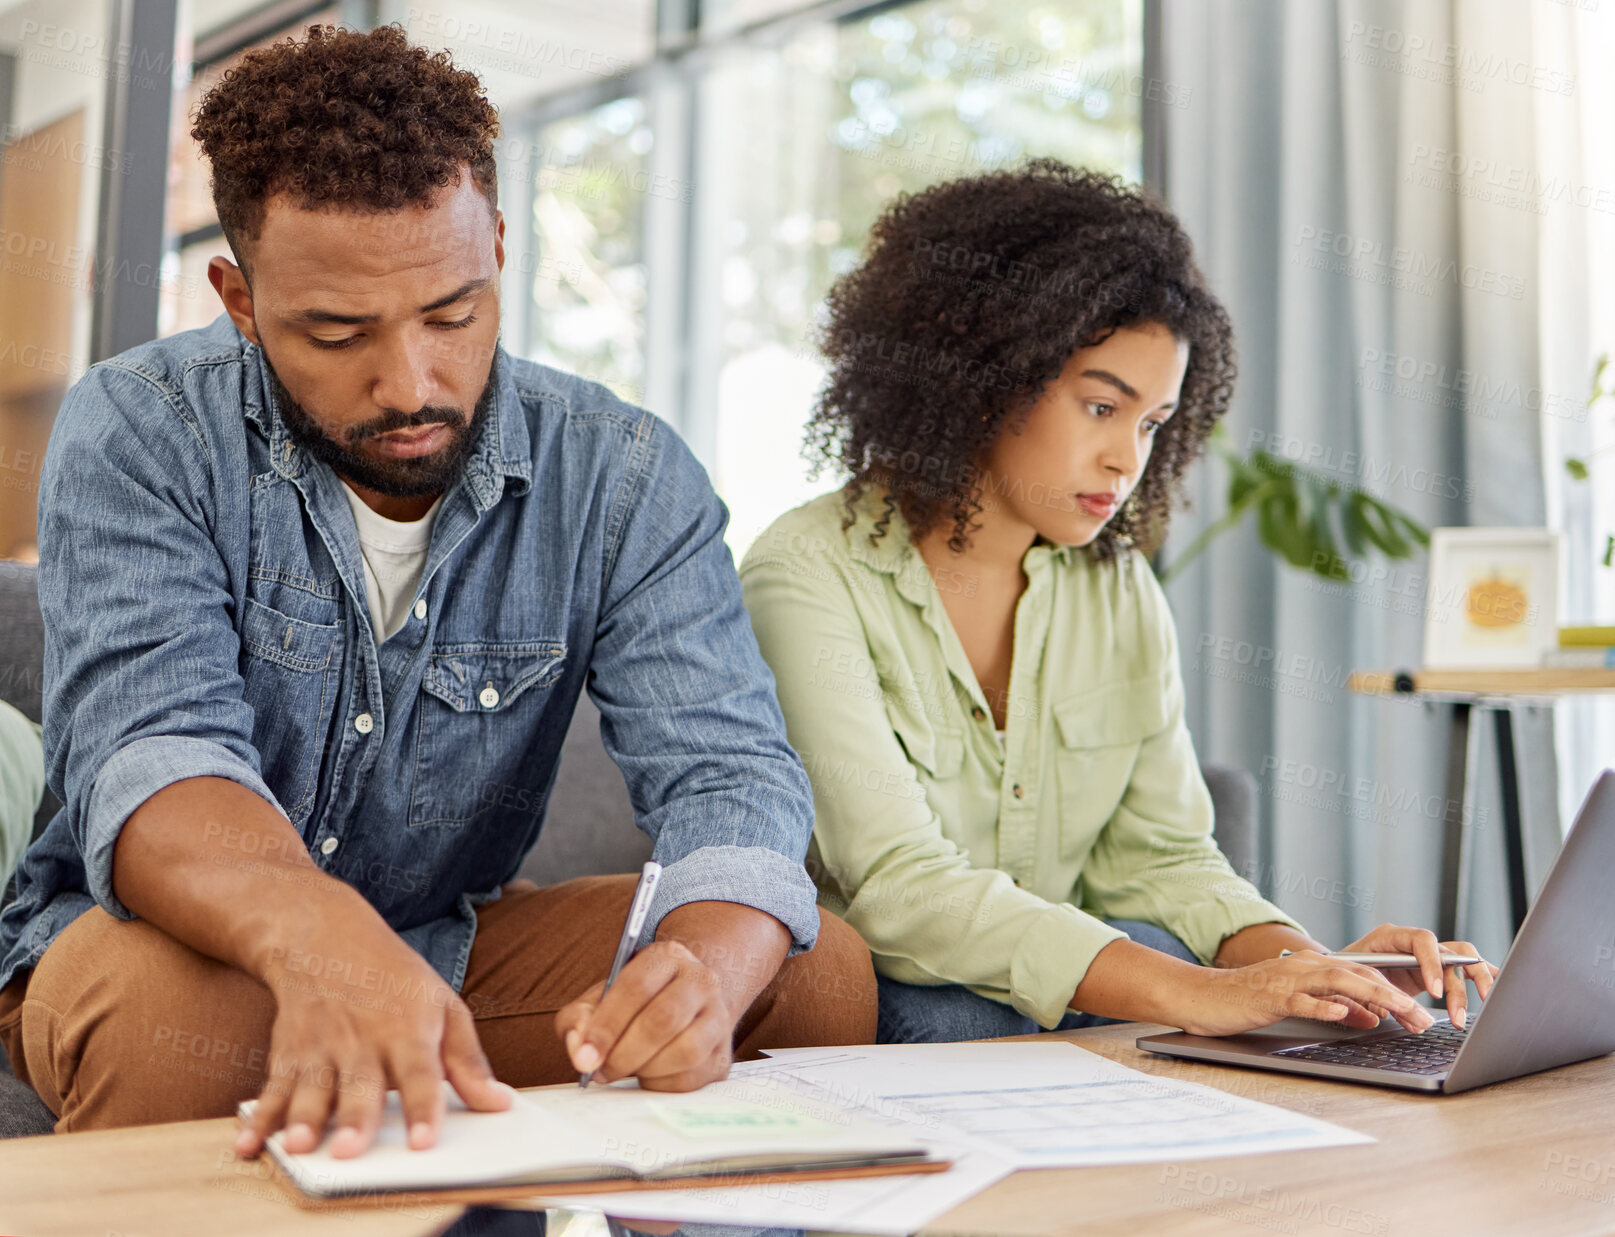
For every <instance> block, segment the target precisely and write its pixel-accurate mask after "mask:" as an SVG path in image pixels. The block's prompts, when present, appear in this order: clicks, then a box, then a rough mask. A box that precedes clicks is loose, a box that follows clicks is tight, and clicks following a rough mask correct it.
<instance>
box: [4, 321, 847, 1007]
mask: <svg viewBox="0 0 1615 1237" xmlns="http://www.w3.org/2000/svg"><path fill="white" fill-rule="evenodd" d="M495 367H496V369H495V374H494V377H495V380H496V384H497V397H496V398H495V400H494V401H493V405H492V407H491V409H490V411H489V414H488V417H487V418H486V420H485V421H484V423H483V424H484V428H483V430H482V431H481V432H480V433H479V436H478V441H477V443H476V445H475V449H474V451H473V452H472V454H471V456H470V457H469V459H468V462H467V465H466V469H465V472H464V475H463V476H462V477H461V478H460V479H459V480H458V481H457V482H456V483H455V484H454V485H453V486H452V487H451V488H450V489H449V491H448V492H447V493H446V494H445V495H444V498H443V503H442V505H441V507H440V508H439V510H438V514H437V518H436V520H435V523H434V525H433V528H432V535H431V543H430V547H429V550H428V553H427V559H426V564H425V567H424V569H423V571H422V576H421V582H420V585H419V590H418V593H417V604H416V605H415V606H414V607H413V609H412V611H411V617H410V618H409V620H408V621H407V622H406V623H405V625H404V626H403V628H401V629H400V630H399V631H398V632H397V633H396V634H395V635H394V636H393V637H392V638H391V639H388V640H386V641H384V642H383V643H382V644H381V645H380V646H379V647H378V646H377V644H376V640H375V633H374V631H373V630H372V627H371V622H370V615H369V609H368V606H367V604H366V600H365V586H364V576H363V565H362V560H361V558H360V552H359V541H358V533H357V530H356V528H355V525H354V520H353V513H352V511H351V510H350V509H349V507H348V504H347V501H346V499H345V498H344V497H343V494H342V487H341V481H340V480H339V479H338V477H337V476H336V474H335V473H334V472H332V471H331V469H330V468H329V467H328V466H327V465H326V464H324V463H323V462H322V461H320V460H317V459H315V458H314V457H312V456H311V455H309V454H308V453H306V452H305V451H303V450H302V449H301V448H299V447H298V446H297V445H296V444H295V443H294V442H293V441H292V440H291V438H290V437H289V436H288V434H287V431H286V427H285V424H284V423H283V421H282V420H281V417H280V413H279V410H278V408H276V407H275V406H274V403H273V401H272V400H270V399H269V398H268V396H267V394H266V393H267V391H268V384H267V382H266V377H267V375H266V373H265V371H264V367H263V361H262V354H261V352H260V351H259V349H258V348H256V347H255V346H254V345H252V344H251V343H249V342H247V340H246V339H245V338H244V337H243V336H242V335H241V334H240V333H239V332H238V331H237V330H236V328H235V326H234V324H232V323H231V322H230V320H229V318H228V317H226V316H221V317H219V318H218V319H217V320H216V321H215V322H213V323H212V325H210V326H208V327H206V328H204V329H202V330H199V331H190V332H187V333H184V334H181V335H176V336H173V337H171V338H168V339H163V340H159V341H156V342H154V343H150V344H144V345H142V346H140V347H138V348H134V349H131V350H130V351H128V352H126V353H123V354H122V355H121V356H118V357H115V358H113V359H112V360H109V361H106V362H104V363H101V364H98V365H96V366H94V367H92V368H91V369H90V370H89V371H88V372H87V373H86V374H85V375H84V377H83V378H81V379H80V380H79V382H78V383H76V384H75V385H74V387H73V388H72V390H71V391H70V392H69V393H68V395H67V398H66V400H65V402H64V403H63V405H62V408H61V411H60V413H59V415H58V418H57V421H56V424H55V427H54V429H53V431H52V434H51V439H50V445H49V449H48V450H47V452H46V457H45V465H44V472H43V476H42V479H41V486H40V502H39V554H40V567H39V598H40V607H41V609H42V611H43V613H44V619H45V676H44V746H45V757H46V769H47V775H48V781H49V784H50V787H51V789H52V790H53V791H54V792H55V793H56V796H57V797H58V798H59V799H60V800H61V802H62V804H63V807H62V809H61V811H60V812H59V813H57V815H56V816H55V818H54V819H53V820H52V821H51V823H50V825H49V826H48V827H47V829H46V830H45V832H44V833H43V834H42V835H41V836H40V838H39V839H38V841H37V842H35V843H34V845H33V846H32V847H30V848H29V850H28V852H27V853H26V855H25V856H24V858H23V861H22V864H21V866H20V868H19V869H18V875H17V891H18V896H17V900H16V901H15V902H14V903H13V904H12V905H11V906H9V907H8V908H6V910H5V912H4V914H3V915H0V958H3V962H0V986H3V985H4V984H5V983H6V982H7V981H8V980H9V979H10V977H11V975H12V973H13V971H15V970H16V969H17V968H19V967H31V966H34V965H36V964H37V963H38V961H39V959H40V957H41V955H43V954H44V952H45V949H46V947H47V946H48V945H49V944H50V943H51V941H52V940H54V939H55V938H56V936H57V934H58V933H60V932H61V931H62V930H63V929H64V928H65V927H67V925H68V924H69V923H71V922H72V921H73V920H74V919H75V918H77V917H78V916H79V915H80V914H82V913H83V912H84V911H86V910H88V909H89V908H90V907H91V906H92V905H99V906H102V907H104V908H105V909H106V910H107V911H108V912H109V913H111V914H112V915H115V916H117V917H118V918H121V919H132V918H134V915H133V913H132V912H130V911H129V910H128V909H127V908H126V907H124V906H123V904H122V903H121V902H119V900H118V898H117V897H116V895H115V894H114V892H113V888H112V855H113V847H114V845H115V844H116V842H117V840H118V834H119V831H120V830H121V829H122V827H123V823H124V821H125V820H127V819H128V817H129V815H130V814H131V813H132V812H133V811H134V810H135V809H136V808H137V807H139V806H140V805H141V804H142V803H143V802H144V801H145V800H146V799H148V798H150V797H151V796H152V795H153V794H155V793H156V792H157V791H159V790H161V789H162V788H163V787H165V786H168V785H169V784H171V783H173V782H177V781H179V780H181V779H183V778H191V777H201V776H211V777H224V778H229V779H230V780H232V781H234V782H238V783H240V784H241V785H243V786H246V787H248V788H249V789H251V790H253V791H255V792H256V793H258V794H259V795H261V796H263V797H264V798H265V799H267V800H268V801H269V802H270V803H272V804H274V805H276V807H277V808H278V809H279V810H280V811H282V812H283V813H284V814H285V815H286V817H287V818H288V819H289V820H290V821H291V823H292V824H293V826H294V827H296V828H297V830H298V831H299V832H300V833H301V835H302V838H303V841H304V843H305V844H306V845H307V846H308V849H309V853H310V854H311V855H312V856H313V859H314V862H315V863H316V864H318V865H319V867H320V868H322V869H323V870H325V871H326V872H329V873H330V874H332V875H333V876H336V877H339V878H340V879H342V880H345V881H347V882H348V883H349V884H351V885H353V886H354V887H355V888H357V889H358V890H359V891H360V892H361V893H362V894H363V895H364V897H365V898H366V900H367V901H369V903H370V904H371V905H372V906H374V907H375V908H376V910H377V911H378V912H379V913H380V914H381V916H382V917H383V918H384V919H385V920H386V921H387V923H388V924H389V925H390V926H391V927H392V928H393V929H394V930H395V931H397V932H398V933H399V934H400V935H401V936H402V937H403V939H404V940H405V941H407V942H408V943H409V944H410V945H411V946H413V947H414V948H415V949H416V950H417V951H418V952H419V953H420V954H421V955H422V956H423V957H425V959H426V960H427V962H429V963H430V964H431V965H432V967H433V968H434V969H435V970H436V971H437V972H438V974H440V975H441V976H442V977H443V978H444V980H445V981H447V982H448V983H449V984H451V985H452V986H454V987H455V988H456V989H458V988H459V987H460V985H461V983H462V981H463V980H464V977H465V971H466V963H467V960H468V959H469V957H470V953H471V943H472V937H473V934H474V932H475V928H476V918H475V908H476V907H477V906H478V905H479V904H481V903H483V902H486V901H489V900H490V899H493V898H496V897H498V896H499V887H500V885H501V884H502V883H503V882H505V881H507V880H509V879H510V878H511V877H513V876H514V875H515V874H516V871H517V868H518V867H519V866H520V864H521V862H522V858H523V856H525V855H526V854H527V852H528V850H529V849H530V848H531V847H532V845H533V843H534V841H535V840H536V839H537V837H538V833H539V829H540V826H541V825H542V823H543V820H544V809H545V805H546V803H547V801H548V798H549V794H550V790H551V788H552V786H553V784H554V780H555V771H556V766H557V764H558V762H559V758H560V752H561V741H562V738H563V736H564V735H565V734H566V730H567V726H568V724H569V722H570V720H571V717H572V712H573V707H574V705H575V704H576V701H577V698H578V695H579V693H580V692H581V691H582V690H583V689H584V688H587V689H588V691H589V694H590V696H591V697H592V698H593V699H594V701H595V703H596V704H597V705H598V706H599V709H600V714H601V736H602V738H603V740H604V743H605V746H606V750H607V752H608V753H609V754H610V755H611V757H612V758H613V759H614V760H615V761H616V764H617V766H618V768H620V769H621V770H622V773H623V776H624V778H625V780H626V781H627V784H628V791H629V797H630V799H631V800H632V803H633V808H634V814H635V818H636V821H637V823H638V825H639V827H640V828H641V829H643V830H644V831H645V832H646V833H647V834H648V835H649V836H650V837H651V838H652V839H653V840H654V843H655V852H654V853H655V858H656V859H657V860H658V861H659V862H660V863H662V864H663V865H665V868H666V871H665V874H664V876H663V878H662V882H661V885H660V887H659V889H658V891H657V894H656V898H655V901H654V903H653V904H652V908H651V913H650V915H649V917H648V919H647V921H646V924H645V927H644V931H643V934H642V936H641V938H640V939H641V940H642V941H645V940H649V939H651V938H652V937H653V936H654V934H655V930H656V925H657V924H658V923H659V922H660V920H661V918H662V916H664V915H665V914H666V913H667V912H668V911H670V910H672V909H674V908H675V907H678V906H680V905H683V904H685V903H688V902H692V901H700V900H717V901H727V902H737V903H742V904H745V905H748V906H752V907H756V908H757V909H760V910H763V911H766V912H767V913H768V914H771V915H773V916H775V917H776V918H777V919H779V920H780V921H781V922H782V923H783V924H784V925H785V926H786V927H787V928H788V929H789V930H790V933H791V936H792V943H791V952H792V953H798V952H801V951H802V950H804V949H807V948H810V947H811V946H812V944H813V941H814V938H815V935H816V933H817V930H818V915H817V911H816V908H815V905H814V887H813V884H812V882H811V881H810V880H809V879H808V876H807V874H806V872H805V871H804V869H803V867H802V858H803V855H804V853H805V851H806V847H807V842H808V838H809V835H810V833H811V830H812V826H813V806H812V793H811V790H810V789H809V786H808V781H807V777H806V775H805V774H804V772H803V770H802V766H801V762H800V761H799V760H798V758H797V756H796V754H795V753H794V752H793V751H792V750H791V748H790V746H789V745H788V744H787V743H786V740H785V727H784V722H783V720H782V718H781V716H780V711H779V705H778V703H777V701H776V699H775V696H774V683H773V678H772V676H771V674H770V673H769V670H768V667H767V666H766V665H765V664H764V662H763V660H762V658H761V656H760V655H759V653H758V651H757V644H756V641H755V639H754V637H753V635H752V631H751V625H750V622H749V621H748V619H747V616H746V612H745V610H744V609H743V607H742V605H741V600H740V588H739V584H738V581H737V580H736V576H735V569H734V564H733V560H732V559H731V557H730V554H729V550H728V548H727V546H726V545H725V543H724V540H723V533H724V526H725V523H726V521H727V518H728V515H727V512H726V511H725V509H724V506H723V504H722V503H721V502H720V501H719V500H718V498H717V496H716V495H715V494H714V493H713V491H712V487H711V485H710V483H709V481H708V479H707V476H706V474H705V472H704V471H703V470H702V468H701V466H700V465H699V464H698V463H697V462H696V460H695V459H694V457H693V456H692V455H691V454H690V452H689V450H688V448H686V447H685V445H684V444H683V443H682V442H681V441H680V440H679V439H678V437H677V436H676V435H675V434H673V432H672V431H671V430H670V429H669V428H668V427H667V426H666V425H665V424H664V423H662V422H661V421H659V420H658V419H657V418H655V417H653V416H651V415H650V414H649V413H646V412H643V411H641V410H640V409H637V408H634V407H632V406H630V405H628V404H625V403H624V402H623V401H621V400H619V399H617V398H616V397H614V396H613V395H612V394H611V393H610V392H609V391H607V390H606V389H604V388H603V387H601V386H599V385H597V384H595V383H591V382H586V381H584V380H582V379H580V378H576V377H573V376H571V375H567V374H563V373H560V372H557V371H555V370H552V369H548V368H546V367H544V366H541V365H536V364H532V363H530V362H527V361H522V360H518V359H515V358H512V357H511V356H509V355H508V354H507V353H505V352H504V351H503V349H500V350H498V352H497V353H496V356H495ZM420 600H424V601H425V603H426V604H425V607H424V615H425V617H424V618H422V617H417V615H418V614H420V613H422V612H423V611H422V608H421V606H420V605H419V604H418V602H419V601H420ZM228 825H229V822H210V823H209V824H207V825H206V826H204V828H205V829H206V830H207V831H208V832H209V833H210V834H212V835H213V836H216V837H217V838H218V845H219V846H220V849H219V850H218V851H217V852H216V853H217V854H218V855H219V856H221V858H220V860H219V861H220V862H229V863H231V864H237V863H239V864H240V865H242V866H245V867H256V869H257V870H262V871H265V872H266V873H267V874H269V875H274V874H275V873H274V869H275V868H277V866H278V867H279V869H280V871H281V872H284V873H285V874H286V875H287V876H289V877H290V876H292V875H293V874H294V873H295V872H296V871H297V869H295V868H291V867H287V866H285V865H277V864H276V863H275V862H274V860H273V859H269V860H262V859H259V858H258V857H256V856H255V855H254V854H253V853H252V848H251V846H250V843H249V842H248V841H247V840H245V839H243V840H241V841H239V842H238V847H239V849H234V850H232V848H231V846H230V841H229V837H228V835H227V834H226V833H225V832H224V831H225V830H226V829H227V828H228ZM553 827H554V828H558V829H565V828H568V827H570V826H569V824H568V822H567V821H565V820H560V821H557V822H555V824H554V826H553Z"/></svg>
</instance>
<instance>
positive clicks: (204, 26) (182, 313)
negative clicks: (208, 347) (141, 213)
mask: <svg viewBox="0 0 1615 1237" xmlns="http://www.w3.org/2000/svg"><path fill="white" fill-rule="evenodd" d="M248 7H249V6H248V5H246V4H245V3H244V0H211V2H208V0H201V2H198V3H197V4H196V5H195V11H194V14H193V17H194V20H195V22H196V35H195V36H194V37H193V36H192V35H191V33H190V32H189V31H184V30H182V31H181V32H180V39H179V44H180V47H179V50H180V57H181V60H182V61H183V62H187V63H190V65H191V73H190V75H189V80H188V81H186V82H185V84H184V85H183V86H182V87H181V88H180V89H179V90H178V91H177V92H176V94H175V99H174V111H173V117H172V120H171V123H170V139H169V145H168V201H167V209H166V211H165V212H164V228H163V230H164V235H165V236H167V237H168V238H169V239H168V246H169V248H168V251H167V253H166V254H165V256H164V258H163V284H162V299H161V301H160V302H159V304H158V311H157V313H158V316H157V333H158V334H159V335H173V334H175V333H177V332H179V331H189V330H193V329H195V328H197V327H203V326H206V325H207V324H208V323H210V322H212V321H213V320H214V319H215V318H217V317H218V316H219V314H221V313H222V312H224V307H223V306H222V305H220V304H219V298H218V295H217V293H215V292H214V291H213V288H212V285H210V284H209V283H208V278H207V266H208V262H209V261H210V260H211V259H212V258H213V257H214V256H215V255H218V256H220V257H224V258H230V259H231V260H232V261H234V256H233V255H232V254H231V252H230V246H229V245H228V244H227V243H226V242H225V239H224V233H223V232H221V231H220V230H219V219H218V216H217V215H216V214H215V213H214V211H213V194H212V190H211V188H210V187H209V178H208V165H207V161H206V160H205V159H203V157H202V150H201V147H199V146H198V145H197V143H196V142H195V140H194V139H193V138H192V137H191V123H192V114H193V113H194V112H195V111H196V105H197V104H198V103H200V102H201V101H202V96H203V95H205V94H207V92H208V91H209V90H210V89H212V87H213V85H214V83H215V82H217V81H218V80H219V78H221V77H223V76H224V74H225V73H226V72H228V71H229V69H230V68H231V66H232V65H235V64H237V63H238V62H239V61H240V60H241V57H242V56H244V55H245V54H246V53H247V52H248V51H250V50H251V49H252V48H255V47H266V46H268V45H269V44H271V43H277V42H280V41H281V40H282V39H285V38H286V37H288V36H292V35H296V34H297V33H299V32H300V31H301V30H303V29H305V28H306V27H308V26H311V25H314V24H315V23H317V22H327V23H331V24H336V23H337V22H338V19H339V18H340V16H341V7H340V6H339V5H334V4H333V5H330V6H328V7H326V8H323V9H317V10H315V11H313V12H308V13H305V15H304V17H303V19H302V20H300V21H298V22H297V23H296V24H295V25H291V26H282V27H280V28H278V29H275V30H273V31H271V32H264V33H261V34H259V36H258V37H257V38H255V39H253V40H252V41H251V42H249V43H248V44H247V46H245V47H241V46H237V47H236V48H235V49H234V50H232V51H230V52H228V53H226V54H223V55H216V54H214V53H212V52H210V51H209V47H210V45H212V46H214V47H217V46H219V45H220V44H221V43H222V45H223V46H230V45H231V43H232V42H234V40H232V39H231V37H230V31H231V29H232V27H231V26H230V25H229V24H228V23H229V22H230V21H232V20H233V19H236V18H238V17H239V16H240V12H241V10H243V9H246V8H248ZM221 30H222V31H223V32H224V35H223V38H222V39H221V38H220V37H219V32H220V31H221ZM197 48H200V49H201V51H200V52H197V50H196V49H197ZM193 56H195V57H196V61H195V62H192V58H193Z"/></svg>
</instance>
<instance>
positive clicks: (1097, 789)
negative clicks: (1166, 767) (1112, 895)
mask: <svg viewBox="0 0 1615 1237" xmlns="http://www.w3.org/2000/svg"><path fill="white" fill-rule="evenodd" d="M1052 711H1053V713H1054V721H1055V728H1056V730H1057V731H1058V734H1059V746H1058V748H1057V750H1056V752H1055V756H1054V767H1055V777H1056V778H1057V779H1058V782H1059V791H1060V799H1059V803H1060V857H1061V858H1062V859H1065V860H1080V859H1082V858H1083V857H1084V856H1085V855H1086V854H1087V852H1088V850H1089V849H1090V848H1091V847H1092V846H1093V844H1094V842H1095V841H1096V840H1097V839H1098V837H1099V833H1100V831H1101V830H1102V829H1104V827H1105V825H1106V824H1108V823H1109V821H1110V818H1111V817H1112V816H1114V815H1115V813H1116V809H1117V807H1118V806H1120V804H1121V801H1122V796H1123V795H1125V794H1126V793H1127V784H1128V782H1129V781H1130V780H1131V779H1132V776H1133V765H1134V764H1135V763H1136V762H1137V760H1138V752H1139V748H1140V747H1141V746H1142V745H1143V742H1144V740H1145V738H1146V737H1148V736H1149V735H1151V734H1154V733H1155V732H1156V731H1158V730H1160V729H1162V728H1163V727H1164V726H1165V725H1166V699H1165V696H1164V694H1163V692H1162V687H1161V681H1160V679H1159V678H1155V677H1147V678H1142V679H1132V680H1126V681H1122V682H1116V683H1105V684H1103V685H1101V686H1099V687H1094V688H1089V689H1088V690H1086V691H1082V692H1078V693H1076V694H1075V695H1071V696H1067V697H1065V698H1064V699H1063V700H1060V701H1057V702H1056V703H1055V705H1054V708H1053V710H1052Z"/></svg>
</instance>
